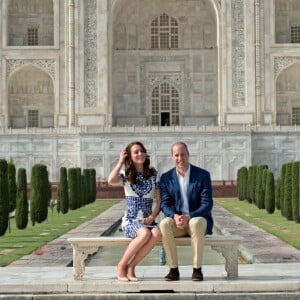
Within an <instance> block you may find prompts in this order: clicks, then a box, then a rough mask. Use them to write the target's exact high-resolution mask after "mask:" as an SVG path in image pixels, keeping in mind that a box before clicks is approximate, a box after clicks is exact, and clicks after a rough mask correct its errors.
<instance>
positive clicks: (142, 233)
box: [137, 227, 151, 239]
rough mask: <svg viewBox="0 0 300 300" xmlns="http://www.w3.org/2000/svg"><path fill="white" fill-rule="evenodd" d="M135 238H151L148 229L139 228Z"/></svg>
mask: <svg viewBox="0 0 300 300" xmlns="http://www.w3.org/2000/svg"><path fill="white" fill-rule="evenodd" d="M137 237H139V238H142V239H150V238H151V232H150V230H149V229H148V228H145V227H143V228H140V229H139V230H138V232H137Z"/></svg>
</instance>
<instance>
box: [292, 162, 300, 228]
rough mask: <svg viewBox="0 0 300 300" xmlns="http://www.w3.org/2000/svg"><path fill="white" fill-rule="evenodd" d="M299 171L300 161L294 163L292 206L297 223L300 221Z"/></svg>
mask: <svg viewBox="0 0 300 300" xmlns="http://www.w3.org/2000/svg"><path fill="white" fill-rule="evenodd" d="M299 172H300V161H297V162H294V163H293V164H292V180H293V181H292V188H293V189H292V208H293V220H294V221H295V222H296V223H300V215H299V213H300V211H299V196H300V195H299Z"/></svg>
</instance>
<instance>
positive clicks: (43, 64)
mask: <svg viewBox="0 0 300 300" xmlns="http://www.w3.org/2000/svg"><path fill="white" fill-rule="evenodd" d="M0 3H1V5H0V16H1V21H0V31H1V33H2V35H1V36H2V40H1V42H0V58H1V64H0V157H4V158H6V159H12V160H13V161H14V162H15V164H16V166H17V167H25V168H27V170H28V171H27V172H28V176H29V177H30V171H31V166H32V165H33V164H35V163H44V164H46V165H47V166H48V169H49V172H50V180H51V181H57V180H58V179H59V178H58V176H59V168H60V167H61V166H65V167H73V166H80V167H82V168H89V167H95V168H96V171H97V177H98V178H102V179H105V178H106V177H107V175H108V173H109V171H110V169H111V168H112V166H113V165H114V164H115V162H116V160H117V159H118V156H119V151H120V149H121V148H123V147H124V146H125V145H126V144H127V143H128V142H130V141H132V140H140V141H142V142H143V143H144V144H145V146H146V147H147V149H148V151H149V153H150V155H151V159H152V163H153V165H154V166H156V167H157V168H158V170H159V171H160V172H163V171H164V170H166V169H168V168H169V167H171V161H170V146H171V144H172V143H173V142H174V141H176V140H183V141H185V142H186V143H187V144H188V145H189V147H190V152H191V161H192V162H193V163H195V164H198V165H200V166H202V167H204V168H206V169H208V170H209V171H210V172H211V174H212V179H213V180H232V179H233V180H234V179H235V177H236V172H237V169H238V168H239V167H241V166H243V165H246V166H249V165H252V164H268V165H269V167H270V168H271V169H272V170H273V171H274V172H275V174H279V171H280V168H281V165H282V163H284V162H287V161H292V160H299V159H300V158H299V156H300V130H299V129H300V127H299V125H300V0H1V2H0ZM29 180H30V178H29Z"/></svg>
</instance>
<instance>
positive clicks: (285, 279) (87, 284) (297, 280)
mask: <svg viewBox="0 0 300 300" xmlns="http://www.w3.org/2000/svg"><path fill="white" fill-rule="evenodd" d="M123 211H124V202H123V201H122V202H121V203H120V204H117V205H115V206H113V207H111V208H110V209H108V210H107V211H106V212H104V213H103V214H101V215H99V216H98V217H96V218H94V219H93V220H91V221H89V222H86V223H84V224H82V225H81V226H79V227H77V228H76V229H74V230H72V231H70V232H68V233H67V234H65V235H63V236H61V237H60V238H58V239H56V240H54V241H53V242H51V243H49V244H48V245H46V246H44V247H42V248H41V249H39V250H37V251H35V252H34V253H32V254H30V255H26V256H25V257H23V258H22V259H20V260H18V261H16V262H14V263H12V264H11V265H9V266H7V267H3V268H0V299H4V298H1V294H15V293H21V294H23V295H25V294H26V295H27V294H38V293H46V294H48V293H49V294H61V295H71V294H72V293H79V294H87V293H89V294H97V295H99V293H110V294H115V293H128V292H130V293H139V292H143V293H146V292H147V291H153V290H154V291H157V292H163V293H166V292H167V293H173V292H175V293H176V292H180V293H192V294H195V293H196V294H203V293H208V294H210V295H211V293H226V295H228V293H251V294H252V295H254V294H253V293H258V294H260V293H262V292H263V294H264V295H266V293H273V292H275V293H280V295H281V296H282V295H283V293H284V294H285V296H284V297H283V296H282V297H281V298H276V297H274V295H273V299H275V298H276V299H300V251H298V250H297V249H295V248H293V247H291V246H290V245H287V244H285V243H284V242H282V241H280V240H279V239H277V238H276V237H274V236H272V235H270V234H267V233H266V232H264V231H263V230H260V229H259V228H257V227H255V226H253V225H251V224H249V223H247V222H244V221H243V220H241V219H240V218H238V217H236V216H233V215H232V214H230V213H228V212H227V211H226V210H225V209H223V208H221V207H219V206H215V208H214V211H213V214H214V218H215V223H216V227H215V231H220V232H221V233H223V234H238V235H241V236H242V237H244V240H243V242H242V246H241V253H242V255H243V256H244V257H246V258H247V259H248V260H249V261H250V262H251V263H250V264H240V265H239V278H238V280H227V279H226V274H224V266H223V265H206V266H203V272H204V277H205V281H203V282H201V283H199V282H197V283H195V282H192V281H191V279H190V278H191V267H190V266H183V267H180V271H181V280H180V281H179V282H172V283H169V282H165V281H163V280H162V278H163V276H164V275H165V274H166V273H167V271H168V268H167V266H150V267H149V266H139V267H138V268H137V274H138V276H139V277H140V279H141V281H139V282H137V283H134V282H130V283H120V282H118V281H117V280H116V277H115V266H107V267H92V266H91V267H87V268H86V274H85V277H84V279H83V280H82V281H75V280H74V279H73V276H72V268H71V267H67V265H68V264H69V263H70V262H71V260H72V249H71V247H70V245H69V244H68V242H67V238H68V237H70V236H72V237H75V236H78V237H80V236H89V237H92V236H99V235H101V234H104V233H105V232H107V231H109V230H111V229H112V228H113V227H114V224H115V223H116V222H117V221H118V220H119V219H120V217H121V216H122V214H123ZM224 295H225V294H224ZM287 295H288V296H287ZM224 297H225V296H224ZM6 299H8V298H6ZM11 299H15V298H11ZM30 299H33V298H30ZM62 299H63V298H62ZM99 299H100V298H99ZM105 299H106V298H105ZM118 299H119V298H118ZM132 299H133V298H132ZM172 299H173V298H172ZM185 299H188V298H187V297H185ZM207 299H208V298H207ZM216 299H217V298H216ZM218 299H219V298H218ZM220 299H221V298H220ZM222 299H223V298H222ZM224 299H225V298H224ZM226 299H227V298H226ZM241 299H242V298H241ZM249 299H252V298H249ZM253 299H254V298H253ZM255 299H256V298H255ZM264 299H267V298H264ZM268 299H271V298H268Z"/></svg>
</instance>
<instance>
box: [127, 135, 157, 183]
mask: <svg viewBox="0 0 300 300" xmlns="http://www.w3.org/2000/svg"><path fill="white" fill-rule="evenodd" d="M134 145H139V146H140V147H141V148H142V151H143V152H144V153H145V154H146V159H145V162H144V164H143V174H144V177H145V178H146V179H148V178H150V177H151V176H152V175H153V173H154V172H155V169H154V168H153V167H150V157H149V155H148V154H147V150H146V148H145V147H144V145H143V144H142V143H141V142H138V141H135V142H132V143H130V144H128V145H127V147H126V152H127V154H128V155H127V156H126V158H125V175H126V177H127V179H128V181H129V182H130V183H137V175H138V172H137V170H136V168H135V166H134V163H133V161H132V159H131V148H132V146H134Z"/></svg>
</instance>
